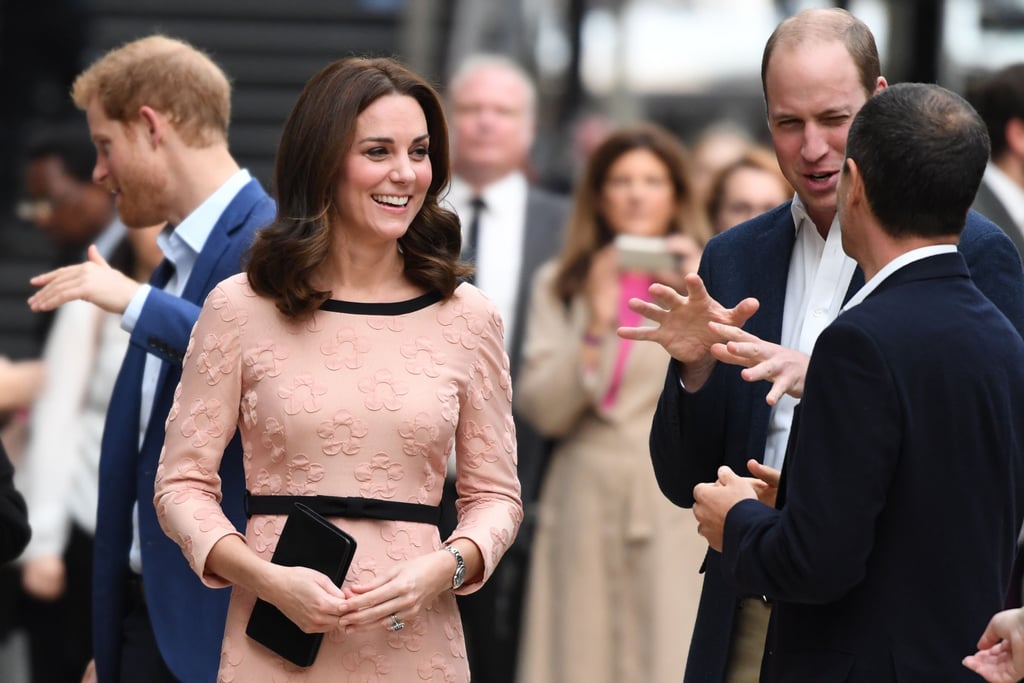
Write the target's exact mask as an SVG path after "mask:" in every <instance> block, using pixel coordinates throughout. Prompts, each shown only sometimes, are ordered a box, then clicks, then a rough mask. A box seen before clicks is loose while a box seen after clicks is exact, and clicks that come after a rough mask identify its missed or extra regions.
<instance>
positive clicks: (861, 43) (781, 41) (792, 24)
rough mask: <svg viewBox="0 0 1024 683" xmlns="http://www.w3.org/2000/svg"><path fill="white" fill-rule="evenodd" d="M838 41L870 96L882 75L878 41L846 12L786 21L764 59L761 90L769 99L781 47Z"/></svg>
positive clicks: (830, 11) (816, 11)
mask: <svg viewBox="0 0 1024 683" xmlns="http://www.w3.org/2000/svg"><path fill="white" fill-rule="evenodd" d="M832 41H838V42H840V43H842V44H843V45H844V46H845V47H846V51H847V52H849V53H850V58H851V59H852V60H853V63H854V65H855V66H856V68H857V73H858V76H859V80H860V82H861V85H862V86H863V87H864V92H865V93H866V94H868V95H871V94H872V93H873V92H874V91H875V88H876V85H877V83H878V79H879V78H880V77H881V75H882V67H881V63H880V61H879V59H878V48H877V47H876V46H875V37H874V36H873V35H872V33H871V29H869V28H868V26H867V24H865V23H864V22H863V21H861V20H860V19H858V18H857V17H855V16H853V15H852V14H850V13H849V12H847V11H846V10H843V9H835V8H832V9H809V10H804V11H803V12H800V13H798V14H795V15H793V16H792V17H789V18H788V19H785V20H784V21H783V22H782V23H780V24H779V25H778V26H776V27H775V31H773V32H772V35H771V36H770V37H769V38H768V42H767V43H766V44H765V46H764V54H763V56H762V57H761V87H762V89H763V91H764V96H765V99H766V100H767V99H768V66H769V64H770V62H771V58H772V55H773V54H774V52H775V51H776V49H777V48H779V47H796V46H799V45H802V44H804V43H809V42H819V43H823V42H832Z"/></svg>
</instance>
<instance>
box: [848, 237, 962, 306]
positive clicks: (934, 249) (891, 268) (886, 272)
mask: <svg viewBox="0 0 1024 683" xmlns="http://www.w3.org/2000/svg"><path fill="white" fill-rule="evenodd" d="M955 253H956V245H955V244H932V245H929V246H927V247H918V248H917V249H911V250H910V251H908V252H906V253H904V254H900V255H899V256H897V257H896V258H894V259H893V260H892V261H889V262H888V263H886V264H885V265H884V266H883V267H882V269H881V270H879V271H878V272H877V273H875V276H874V277H873V278H871V279H870V280H868V281H867V282H865V283H864V286H863V287H861V288H860V289H858V290H857V293H856V294H854V295H853V296H851V297H850V300H849V301H847V302H846V305H845V306H843V311H848V310H850V309H851V308H853V307H854V306H856V305H857V304H859V303H860V302H861V301H864V299H866V298H868V296H869V295H870V294H871V292H873V291H875V290H876V289H878V286H879V285H881V284H882V283H883V282H885V280H886V278H888V277H889V276H890V275H892V274H893V273H895V272H896V271H897V270H899V269H900V268H903V267H904V266H908V265H910V264H911V263H913V262H914V261H920V260H922V259H926V258H929V257H931V256H938V255H939V254H955Z"/></svg>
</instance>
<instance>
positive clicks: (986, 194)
mask: <svg viewBox="0 0 1024 683" xmlns="http://www.w3.org/2000/svg"><path fill="white" fill-rule="evenodd" d="M967 99H968V101H970V103H971V104H973V105H974V108H975V109H977V110H978V114H980V115H981V118H982V119H983V120H984V121H985V125H986V126H987V127H988V135H989V139H991V141H992V158H991V160H990V161H989V164H988V167H987V168H986V169H985V177H984V178H982V180H981V187H979V188H978V196H977V197H976V198H975V200H974V209H975V210H976V211H980V212H981V213H983V214H985V215H986V216H988V217H989V218H991V219H992V220H993V221H995V222H996V223H997V224H998V225H999V227H1001V228H1003V230H1005V231H1006V234H1007V235H1009V236H1010V239H1012V240H1013V243H1014V244H1015V245H1016V246H1017V250H1018V251H1019V252H1020V253H1021V254H1022V255H1024V62H1021V63H1017V64H1011V65H1009V66H1007V67H1004V68H1002V69H999V70H998V71H996V72H995V73H993V74H991V75H989V76H987V77H985V78H983V79H982V80H981V81H980V82H978V83H977V84H976V85H975V86H973V87H972V88H971V89H970V90H969V91H968V95H967Z"/></svg>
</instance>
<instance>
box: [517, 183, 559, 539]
mask: <svg viewBox="0 0 1024 683" xmlns="http://www.w3.org/2000/svg"><path fill="white" fill-rule="evenodd" d="M568 214H569V204H568V202H567V201H566V200H565V198H564V197H561V196H559V195H555V194H551V193H550V192H547V191H545V190H541V189H538V188H534V187H531V188H530V189H529V190H528V191H527V193H526V232H525V233H524V234H523V258H522V266H521V268H520V270H519V284H518V285H517V294H516V312H515V327H514V328H513V330H512V343H511V344H509V363H510V368H511V373H512V386H513V390H514V387H515V380H516V377H518V376H519V362H520V360H521V356H522V349H523V340H524V339H525V338H526V326H527V325H526V323H527V320H528V319H529V316H528V315H527V313H526V307H527V305H528V304H529V303H530V287H531V286H532V284H533V279H534V274H535V273H536V271H537V267H538V266H540V265H541V264H542V263H544V262H545V261H547V260H548V259H550V258H552V257H554V255H555V254H556V253H557V252H558V250H559V249H560V248H561V246H562V235H563V234H564V232H565V230H564V228H565V221H566V219H567V217H568ZM514 417H515V422H516V441H517V444H518V451H519V483H520V484H521V485H522V489H523V490H522V497H523V502H525V503H530V502H533V501H535V500H537V496H538V494H539V492H540V483H541V479H542V478H543V476H544V468H545V465H546V454H547V451H548V448H547V446H546V443H545V439H544V438H543V437H542V436H541V435H540V434H538V433H537V432H536V431H535V430H534V429H533V427H532V426H531V425H530V423H529V422H527V421H526V420H525V419H523V418H522V417H520V416H519V415H515V416H514ZM520 533H522V531H520ZM527 533H529V532H527Z"/></svg>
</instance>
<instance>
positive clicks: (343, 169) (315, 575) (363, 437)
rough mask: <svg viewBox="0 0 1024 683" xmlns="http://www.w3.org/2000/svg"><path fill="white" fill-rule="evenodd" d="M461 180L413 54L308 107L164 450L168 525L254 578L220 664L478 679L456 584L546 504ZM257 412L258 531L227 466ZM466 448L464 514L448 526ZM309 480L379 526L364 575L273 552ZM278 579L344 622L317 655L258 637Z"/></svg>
mask: <svg viewBox="0 0 1024 683" xmlns="http://www.w3.org/2000/svg"><path fill="white" fill-rule="evenodd" d="M448 181H449V165H448V134H447V128H446V125H445V121H444V114H443V110H442V108H441V104H440V102H439V100H438V97H437V94H436V93H435V92H434V90H433V89H432V88H431V87H430V86H429V85H428V84H426V83H425V82H424V81H423V80H422V79H421V78H419V77H418V76H417V75H415V74H413V73H411V72H410V71H408V70H407V69H405V68H403V67H402V66H401V65H399V64H398V63H397V62H395V61H393V60H388V59H369V60H367V59H355V58H351V59H344V60H341V61H338V62H335V63H333V64H330V65H329V66H327V67H326V68H324V69H323V70H322V71H321V72H320V73H319V74H317V75H316V76H314V77H313V79H312V80H310V82H309V83H308V84H307V85H306V87H305V89H304V90H303V92H302V94H301V95H300V97H299V100H298V102H297V103H296V105H295V107H294V108H293V110H292V112H291V114H290V116H289V118H288V121H287V122H286V124H285V128H284V131H283V133H282V137H281V143H280V147H279V149H278V157H277V165H276V169H275V182H274V186H275V188H276V189H277V194H278V197H279V200H278V201H279V206H278V216H277V219H276V221H275V222H274V223H273V224H272V225H271V226H269V227H268V228H266V229H265V230H264V231H262V232H261V233H260V234H259V236H258V237H257V240H256V242H255V244H254V245H253V248H252V250H251V253H250V259H249V262H248V264H247V266H246V268H245V272H244V273H243V274H241V275H238V276H235V277H233V278H230V279H228V280H226V281H224V282H222V283H221V284H220V285H219V286H218V287H217V288H215V289H214V290H213V292H211V294H210V296H209V297H208V298H207V300H206V303H205V305H204V307H203V310H202V313H201V315H200V316H199V320H198V322H197V323H196V326H195V329H194V330H193V333H192V341H191V343H190V346H189V350H188V353H187V355H186V358H185V361H184V371H183V373H182V379H181V384H180V386H179V387H178V393H177V396H176V400H175V403H174V405H173V407H172V409H171V412H170V414H169V416H168V420H167V436H166V442H165V449H164V454H163V457H162V459H161V465H160V468H159V470H158V472H157V481H156V497H155V504H156V507H157V512H158V515H159V517H160V520H161V524H162V525H163V527H164V530H165V531H166V532H167V534H168V535H169V536H170V537H171V538H173V539H174V540H175V541H177V542H178V543H179V544H180V545H181V547H182V550H183V552H184V553H185V556H186V557H187V558H188V560H189V562H190V563H191V565H192V567H193V568H194V569H195V571H196V573H197V574H198V575H199V577H200V578H201V579H202V581H203V582H204V583H205V584H206V585H208V586H211V587H223V586H232V588H233V590H232V596H231V605H230V608H229V610H228V618H227V624H226V628H225V635H224V644H223V649H222V655H221V668H220V676H219V680H220V681H225V682H227V681H246V682H250V681H275V682H278V681H353V682H355V681H359V682H361V683H362V682H364V681H402V682H403V683H407V682H412V681H445V682H446V683H454V682H459V681H467V680H469V669H468V666H467V662H466V655H465V646H464V642H463V634H462V626H461V623H460V620H459V614H458V610H457V608H456V604H455V596H454V595H453V593H459V594H463V593H470V592H473V591H474V590H476V589H478V588H479V587H480V586H481V585H482V584H483V582H484V581H486V580H487V578H488V577H489V576H490V575H491V573H492V572H493V571H494V568H495V565H496V564H497V562H498V561H499V560H500V558H501V556H502V554H503V553H504V552H505V550H506V549H507V548H508V546H509V545H510V544H511V542H512V540H513V538H514V537H515V534H516V531H517V530H518V527H519V523H520V521H521V519H522V507H521V503H520V499H519V483H518V480H517V478H516V464H515V456H516V444H515V432H514V429H513V426H512V414H511V398H512V396H511V389H510V386H511V383H510V379H509V373H508V367H509V366H508V359H507V357H506V356H505V353H504V350H503V342H502V322H501V319H500V317H499V315H498V313H497V311H496V309H495V307H494V305H493V304H492V303H491V302H490V301H489V300H488V299H487V298H486V297H484V295H483V294H481V293H480V292H479V291H478V290H477V289H475V288H474V287H473V286H472V285H469V284H467V283H461V284H460V283H459V279H458V278H459V276H462V275H465V274H466V273H467V272H468V268H466V267H465V266H464V265H463V264H462V263H461V262H460V261H459V248H460V232H459V223H458V219H457V218H456V216H455V215H454V214H452V213H450V212H448V211H446V210H444V209H442V208H440V207H439V205H438V198H439V195H440V193H441V192H442V191H443V189H444V188H445V187H446V186H447V184H448ZM236 427H237V431H238V434H239V435H240V438H241V441H242V447H243V450H244V454H245V474H246V482H247V488H248V491H249V494H250V496H249V508H248V512H249V514H250V515H251V516H250V518H249V522H248V525H247V528H246V530H245V535H244V536H243V535H242V534H240V533H239V532H238V531H237V530H235V529H234V528H233V527H232V525H231V524H230V522H229V521H228V520H227V518H226V517H225V516H224V514H223V512H222V510H221V508H220V504H219V501H220V496H219V479H218V477H217V469H218V465H219V461H220V457H221V452H222V451H223V449H224V447H225V446H226V445H227V443H228V441H229V440H230V439H231V438H232V437H233V436H234V434H235V433H236ZM453 452H454V454H455V458H456V469H457V473H458V475H457V476H458V492H459V503H458V511H459V524H458V527H457V528H456V529H455V531H454V532H453V533H452V535H451V536H450V537H449V538H448V539H446V540H445V541H444V542H442V541H441V539H440V537H439V533H438V530H437V527H436V519H437V518H436V513H437V505H438V504H439V502H440V498H441V488H442V484H443V482H444V475H445V468H446V463H447V460H448V458H449V455H450V454H452V453H453ZM300 496H301V497H302V498H301V500H302V501H303V502H306V503H308V504H309V505H310V507H313V508H314V509H319V510H320V511H322V512H323V513H324V514H326V515H327V516H329V517H330V518H331V521H332V522H334V523H335V524H337V525H338V526H340V527H342V528H343V529H344V530H345V531H347V532H348V533H349V534H351V535H352V536H354V537H355V539H356V541H357V543H358V547H357V550H356V554H355V558H354V560H353V562H352V565H351V567H350V569H349V572H348V575H347V577H346V578H345V581H344V583H343V584H342V588H341V589H339V588H337V587H335V586H334V585H333V584H332V583H331V581H330V579H328V577H327V576H325V575H323V574H320V573H319V572H316V571H313V570H311V569H307V568H304V567H285V566H281V565H276V564H272V563H271V562H270V558H271V557H272V555H273V552H274V549H275V547H276V545H277V540H278V536H279V534H280V532H281V529H282V526H283V525H284V522H285V519H286V516H285V515H284V514H279V513H280V512H282V511H283V510H286V509H288V508H287V505H288V504H290V503H291V502H292V501H293V497H300ZM338 498H341V499H342V500H341V501H340V502H339V500H337V499H338ZM367 499H369V500H370V501H371V502H369V504H368V503H367ZM281 505H283V506H284V507H281ZM374 507H376V508H378V510H379V511H378V512H373V511H372V508H374ZM270 513H278V514H270ZM257 598H261V599H263V600H265V601H267V602H270V603H271V604H273V605H276V606H277V607H278V608H279V609H280V610H281V611H282V612H283V613H284V614H285V615H286V616H287V617H288V618H289V619H291V620H292V621H293V622H295V623H296V624H297V625H299V626H300V627H301V628H302V630H304V631H306V632H308V633H313V632H319V633H324V634H325V637H324V639H323V644H322V646H321V648H320V651H319V654H318V656H317V658H316V661H315V662H314V663H313V664H312V666H309V667H306V668H303V667H299V666H296V665H294V664H292V663H290V662H288V661H286V660H285V659H283V658H282V657H280V656H278V655H276V654H275V653H274V652H272V651H271V650H269V649H267V648H265V647H264V646H263V645H261V644H259V643H257V642H256V641H254V640H252V639H250V638H249V637H248V636H246V634H245V629H246V624H247V622H248V619H249V614H250V613H251V611H252V608H253V604H254V603H255V601H256V599H257Z"/></svg>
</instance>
